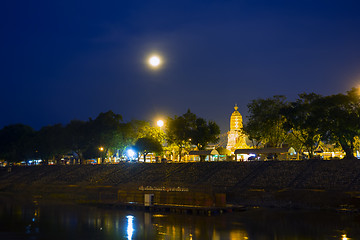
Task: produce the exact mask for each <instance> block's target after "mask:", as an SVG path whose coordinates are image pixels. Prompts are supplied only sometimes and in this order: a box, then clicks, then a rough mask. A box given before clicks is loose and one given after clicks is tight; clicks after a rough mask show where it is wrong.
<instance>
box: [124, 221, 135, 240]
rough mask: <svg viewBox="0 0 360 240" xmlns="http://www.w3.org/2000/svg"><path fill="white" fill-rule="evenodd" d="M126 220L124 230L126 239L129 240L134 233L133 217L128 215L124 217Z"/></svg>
mask: <svg viewBox="0 0 360 240" xmlns="http://www.w3.org/2000/svg"><path fill="white" fill-rule="evenodd" d="M126 218H127V229H126V232H127V239H128V240H131V239H132V235H133V232H134V227H133V221H134V216H131V215H128V216H126Z"/></svg>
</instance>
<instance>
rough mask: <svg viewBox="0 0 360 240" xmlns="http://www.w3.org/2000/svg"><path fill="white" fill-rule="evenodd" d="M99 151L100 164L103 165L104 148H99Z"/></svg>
mask: <svg viewBox="0 0 360 240" xmlns="http://www.w3.org/2000/svg"><path fill="white" fill-rule="evenodd" d="M99 151H100V163H101V164H102V163H103V158H102V155H103V154H102V153H103V151H104V148H103V147H99Z"/></svg>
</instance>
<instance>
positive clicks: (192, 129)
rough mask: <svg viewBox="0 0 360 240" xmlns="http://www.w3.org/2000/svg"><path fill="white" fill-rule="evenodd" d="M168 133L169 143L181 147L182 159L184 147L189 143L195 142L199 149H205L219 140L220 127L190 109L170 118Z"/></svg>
mask: <svg viewBox="0 0 360 240" xmlns="http://www.w3.org/2000/svg"><path fill="white" fill-rule="evenodd" d="M166 134H167V138H168V143H170V144H175V145H176V146H177V147H178V148H179V159H180V160H181V154H182V149H183V148H185V147H186V146H187V145H190V144H193V145H196V146H197V148H198V149H199V150H203V149H206V146H207V145H208V144H209V143H216V142H217V141H219V134H220V128H219V126H218V125H217V124H216V123H215V122H212V121H209V122H206V120H205V119H203V118H198V117H197V116H196V115H195V114H194V113H192V112H191V111H190V109H189V110H188V111H187V112H186V113H185V114H183V115H182V116H180V117H177V116H175V117H174V119H172V118H169V119H168V121H167V128H166Z"/></svg>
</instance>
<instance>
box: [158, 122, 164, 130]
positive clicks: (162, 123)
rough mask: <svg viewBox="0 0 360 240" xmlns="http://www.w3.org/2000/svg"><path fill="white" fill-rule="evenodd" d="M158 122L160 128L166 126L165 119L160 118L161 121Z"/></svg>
mask: <svg viewBox="0 0 360 240" xmlns="http://www.w3.org/2000/svg"><path fill="white" fill-rule="evenodd" d="M156 124H157V125H158V126H159V127H160V129H161V127H162V126H164V121H163V120H159V121H157V122H156Z"/></svg>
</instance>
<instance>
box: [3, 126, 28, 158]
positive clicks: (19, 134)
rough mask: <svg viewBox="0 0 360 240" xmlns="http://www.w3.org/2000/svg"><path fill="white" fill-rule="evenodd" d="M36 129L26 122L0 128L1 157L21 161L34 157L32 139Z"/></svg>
mask: <svg viewBox="0 0 360 240" xmlns="http://www.w3.org/2000/svg"><path fill="white" fill-rule="evenodd" d="M34 134H35V131H34V130H33V129H32V128H31V127H30V126H27V125H24V124H14V125H9V126H6V127H4V128H3V129H1V130H0V159H3V160H6V161H8V162H21V161H26V160H29V159H30V158H32V157H34V152H35V149H34V144H33V142H32V139H33V137H34Z"/></svg>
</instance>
